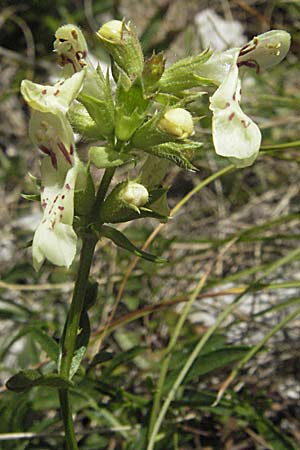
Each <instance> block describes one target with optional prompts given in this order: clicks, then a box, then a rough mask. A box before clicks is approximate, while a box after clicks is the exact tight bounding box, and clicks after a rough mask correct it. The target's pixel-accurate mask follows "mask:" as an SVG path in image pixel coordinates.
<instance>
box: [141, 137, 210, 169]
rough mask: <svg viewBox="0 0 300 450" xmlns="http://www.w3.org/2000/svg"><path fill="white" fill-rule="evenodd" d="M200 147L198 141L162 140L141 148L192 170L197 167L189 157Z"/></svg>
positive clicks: (200, 144)
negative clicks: (159, 142) (151, 145)
mask: <svg viewBox="0 0 300 450" xmlns="http://www.w3.org/2000/svg"><path fill="white" fill-rule="evenodd" d="M200 147H202V143H200V142H192V141H190V142H188V143H187V142H186V141H185V142H184V143H183V142H182V143H181V142H164V143H162V144H159V145H154V146H153V147H149V148H144V149H143V150H144V152H146V153H149V154H151V155H154V156H157V157H159V158H163V159H167V160H169V161H172V162H174V163H175V164H177V166H179V167H181V168H183V169H188V170H193V171H194V170H197V168H196V167H195V166H193V164H192V163H191V162H190V158H192V157H193V153H194V151H195V150H198V149H199V148H200Z"/></svg>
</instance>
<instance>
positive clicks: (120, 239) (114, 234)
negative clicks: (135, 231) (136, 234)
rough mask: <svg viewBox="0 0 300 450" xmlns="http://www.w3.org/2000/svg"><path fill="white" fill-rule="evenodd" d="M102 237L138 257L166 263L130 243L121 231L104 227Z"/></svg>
mask: <svg viewBox="0 0 300 450" xmlns="http://www.w3.org/2000/svg"><path fill="white" fill-rule="evenodd" d="M101 235H102V236H104V237H106V238H108V239H110V240H112V241H113V242H114V244H116V245H117V246H118V247H121V248H124V249H125V250H128V251H129V252H131V253H133V254H134V255H136V256H139V257H141V258H144V259H147V260H148V261H151V262H155V263H163V262H165V260H164V259H162V258H160V257H159V256H155V255H152V254H151V253H146V252H144V251H143V250H140V249H139V248H138V247H136V246H135V245H134V244H133V243H132V242H130V240H129V239H128V238H127V237H126V236H125V235H124V234H123V233H121V231H119V230H116V229H115V228H112V227H109V226H107V225H103V226H102V227H101Z"/></svg>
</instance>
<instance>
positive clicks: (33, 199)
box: [21, 194, 41, 202]
mask: <svg viewBox="0 0 300 450" xmlns="http://www.w3.org/2000/svg"><path fill="white" fill-rule="evenodd" d="M21 197H23V198H25V200H29V201H30V202H37V201H40V200H41V196H40V194H21Z"/></svg>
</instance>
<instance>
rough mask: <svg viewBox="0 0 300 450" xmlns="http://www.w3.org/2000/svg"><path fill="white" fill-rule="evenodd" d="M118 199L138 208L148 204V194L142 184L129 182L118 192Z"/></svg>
mask: <svg viewBox="0 0 300 450" xmlns="http://www.w3.org/2000/svg"><path fill="white" fill-rule="evenodd" d="M120 198H121V199H122V200H123V201H124V202H126V203H129V204H130V205H133V206H137V207H139V206H143V205H145V204H146V203H148V200H149V193H148V191H147V189H146V188H145V186H143V185H142V184H140V183H135V182H130V183H128V184H127V186H126V187H125V188H124V189H123V191H121V192H120Z"/></svg>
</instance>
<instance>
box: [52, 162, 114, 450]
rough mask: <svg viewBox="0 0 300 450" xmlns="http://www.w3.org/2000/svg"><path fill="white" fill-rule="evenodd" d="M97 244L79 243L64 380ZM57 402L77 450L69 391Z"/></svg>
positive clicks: (70, 449) (105, 182) (92, 240)
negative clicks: (79, 250) (79, 249)
mask: <svg viewBox="0 0 300 450" xmlns="http://www.w3.org/2000/svg"><path fill="white" fill-rule="evenodd" d="M114 172H115V169H114V168H113V169H107V170H106V171H105V173H104V175H103V177H102V180H101V183H100V186H99V189H98V192H97V196H96V200H95V205H94V208H93V210H94V212H95V213H94V215H96V213H97V211H99V209H100V207H101V204H102V202H103V200H104V198H105V195H106V192H107V189H108V187H109V184H110V182H111V179H112V177H113V175H114ZM91 219H92V218H91ZM96 244H97V237H96V236H95V235H93V234H88V235H87V236H86V237H85V238H84V239H83V242H82V248H81V253H80V260H79V267H78V272H77V278H76V282H75V287H74V292H73V297H72V302H71V306H70V310H69V313H68V316H67V319H66V323H65V328H64V335H63V341H62V355H61V360H60V366H59V374H60V375H61V376H62V377H64V378H66V379H69V378H70V369H71V364H72V359H73V355H74V350H75V345H76V338H77V333H78V327H79V321H80V316H81V313H82V308H83V305H84V298H85V293H86V289H87V283H88V278H89V274H90V269H91V265H92V260H93V255H94V251H95V247H96ZM59 400H60V406H61V415H62V420H63V423H64V428H65V436H66V445H67V450H78V446H77V442H76V436H75V431H74V423H73V419H72V409H71V404H70V398H69V390H68V389H60V390H59Z"/></svg>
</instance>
